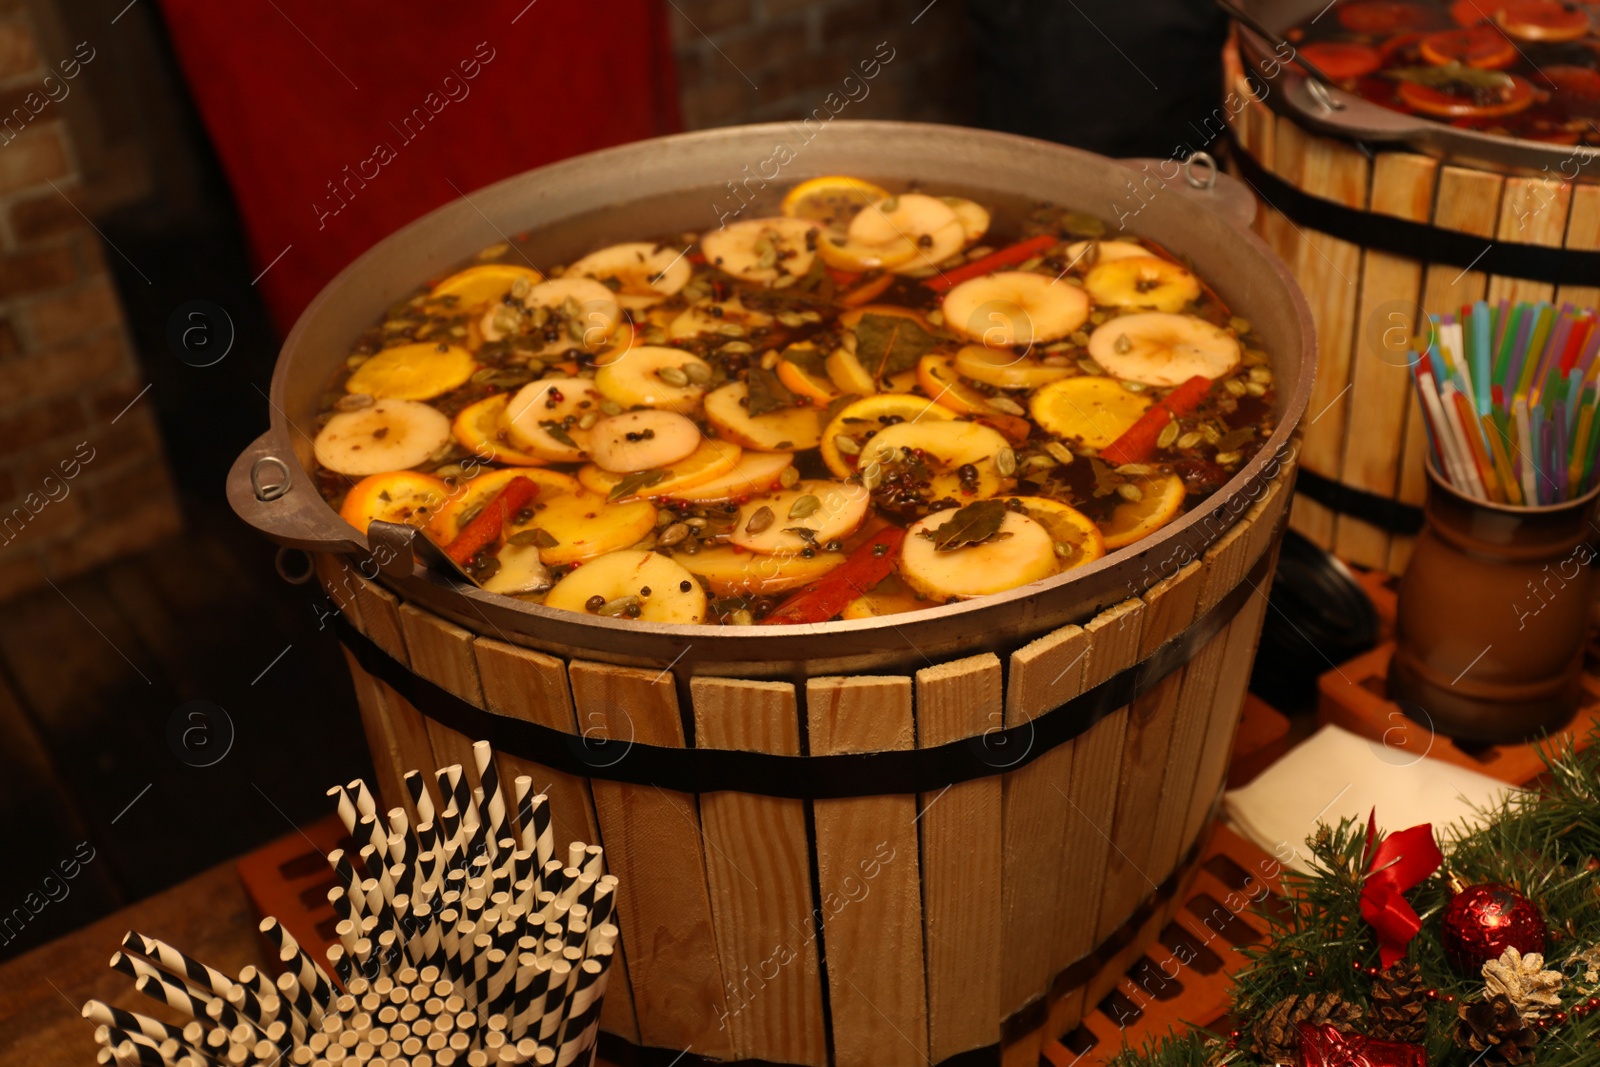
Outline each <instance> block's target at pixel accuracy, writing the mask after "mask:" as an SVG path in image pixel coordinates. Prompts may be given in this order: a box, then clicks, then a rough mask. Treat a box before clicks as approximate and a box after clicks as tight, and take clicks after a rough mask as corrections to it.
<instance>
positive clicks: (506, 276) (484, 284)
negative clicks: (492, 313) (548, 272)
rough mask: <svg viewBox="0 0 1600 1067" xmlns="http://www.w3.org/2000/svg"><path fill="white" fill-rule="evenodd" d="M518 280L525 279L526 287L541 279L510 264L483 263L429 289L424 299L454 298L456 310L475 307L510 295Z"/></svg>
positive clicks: (459, 272)
mask: <svg viewBox="0 0 1600 1067" xmlns="http://www.w3.org/2000/svg"><path fill="white" fill-rule="evenodd" d="M518 278H526V279H527V280H528V284H529V285H538V284H539V283H540V282H542V281H544V275H542V274H540V273H539V272H538V271H536V270H534V269H533V268H532V267H519V266H517V265H515V264H512V263H484V264H481V265H479V266H476V267H468V268H467V269H466V270H463V271H457V272H456V273H455V274H452V275H450V277H448V278H446V279H445V280H444V281H442V282H440V283H439V284H438V285H435V286H434V287H433V291H432V292H431V293H429V294H428V295H429V296H431V297H433V298H434V299H438V298H439V297H444V296H453V297H455V298H456V306H457V307H459V308H463V309H465V308H471V307H477V306H479V305H482V304H487V303H489V302H491V301H494V300H499V299H500V298H501V297H503V296H505V295H506V294H507V293H509V292H510V291H511V287H512V286H513V285H515V284H516V283H517V279H518Z"/></svg>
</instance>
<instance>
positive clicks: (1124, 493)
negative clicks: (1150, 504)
mask: <svg viewBox="0 0 1600 1067" xmlns="http://www.w3.org/2000/svg"><path fill="white" fill-rule="evenodd" d="M1117 495H1118V496H1120V497H1121V498H1122V499H1124V500H1130V501H1132V502H1133V503H1135V504H1137V503H1138V502H1139V501H1141V500H1143V499H1144V491H1143V490H1142V489H1140V488H1139V487H1138V486H1137V485H1134V484H1133V483H1132V482H1123V483H1122V484H1121V485H1119V486H1117Z"/></svg>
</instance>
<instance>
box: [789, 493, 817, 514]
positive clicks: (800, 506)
mask: <svg viewBox="0 0 1600 1067" xmlns="http://www.w3.org/2000/svg"><path fill="white" fill-rule="evenodd" d="M820 507H822V499H821V498H820V497H817V496H815V495H813V494H811V493H807V494H806V495H805V496H803V497H801V498H800V499H799V500H796V501H795V502H794V503H793V504H790V505H789V518H791V519H803V518H805V517H806V516H808V515H814V514H816V511H817V509H818V508H820Z"/></svg>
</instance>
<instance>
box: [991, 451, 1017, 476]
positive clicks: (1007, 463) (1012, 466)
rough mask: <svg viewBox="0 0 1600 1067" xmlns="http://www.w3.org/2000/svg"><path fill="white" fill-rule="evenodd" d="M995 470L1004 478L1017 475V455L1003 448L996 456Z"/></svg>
mask: <svg viewBox="0 0 1600 1067" xmlns="http://www.w3.org/2000/svg"><path fill="white" fill-rule="evenodd" d="M994 469H995V470H997V471H999V472H1000V474H1001V476H1002V477H1005V478H1009V477H1011V476H1012V475H1013V474H1015V473H1017V454H1016V453H1015V452H1013V451H1012V450H1011V449H1009V448H1002V449H1001V450H1000V451H998V452H996V453H995V454H994Z"/></svg>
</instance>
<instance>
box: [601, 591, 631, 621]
mask: <svg viewBox="0 0 1600 1067" xmlns="http://www.w3.org/2000/svg"><path fill="white" fill-rule="evenodd" d="M639 606H641V605H640V600H639V596H638V594H637V593H629V594H628V595H627V596H619V597H617V598H616V599H614V600H608V601H606V602H605V603H604V604H601V605H600V609H599V610H598V611H596V612H595V614H596V615H609V616H611V617H612V618H616V617H617V616H619V615H626V614H627V613H628V609H629V608H637V607H639Z"/></svg>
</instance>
